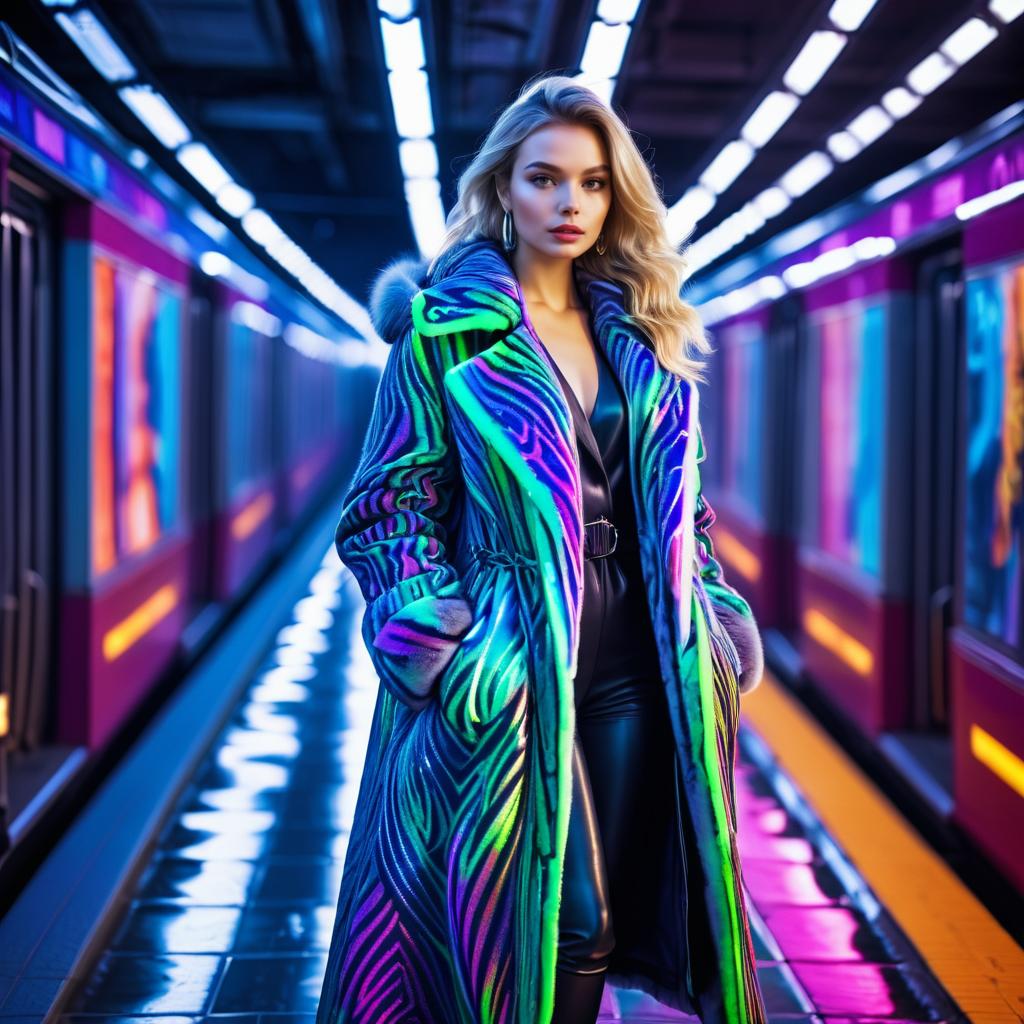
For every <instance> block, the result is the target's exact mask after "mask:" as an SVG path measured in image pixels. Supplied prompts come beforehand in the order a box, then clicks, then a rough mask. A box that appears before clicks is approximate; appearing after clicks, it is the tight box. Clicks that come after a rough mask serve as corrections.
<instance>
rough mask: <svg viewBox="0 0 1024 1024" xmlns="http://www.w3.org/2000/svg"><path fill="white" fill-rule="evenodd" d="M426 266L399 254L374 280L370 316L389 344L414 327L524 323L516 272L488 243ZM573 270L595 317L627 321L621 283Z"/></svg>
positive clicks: (462, 245) (463, 246)
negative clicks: (432, 267) (431, 266)
mask: <svg viewBox="0 0 1024 1024" xmlns="http://www.w3.org/2000/svg"><path fill="white" fill-rule="evenodd" d="M429 266H430V261H429V260H428V259H427V258H425V257H419V256H414V255H409V254H403V255H401V256H398V257H396V258H395V259H393V260H392V261H391V262H390V263H389V264H387V265H386V266H385V267H384V269H383V270H381V271H380V272H379V273H378V274H377V277H376V278H375V279H374V282H373V286H372V288H371V291H370V301H369V312H370V317H371V319H372V321H373V325H374V328H375V330H376V331H377V334H378V335H379V336H380V337H381V338H382V339H384V341H386V342H387V343H388V344H391V343H393V342H394V341H395V340H396V339H397V338H399V337H401V336H402V335H403V334H404V333H405V332H406V331H407V330H408V329H409V327H410V326H412V325H413V324H414V323H415V325H416V326H417V327H418V328H419V329H421V330H422V331H424V332H425V333H428V334H437V333H444V332H445V331H446V330H452V329H454V328H455V327H456V326H458V327H463V326H464V325H466V324H469V323H472V324H473V325H476V326H486V327H487V328H489V329H492V330H501V329H507V330H511V329H514V328H515V326H516V325H517V324H518V323H519V322H520V321H521V320H522V318H523V313H524V310H523V308H522V305H521V302H520V299H519V295H520V292H519V286H518V283H517V282H516V280H515V274H514V272H513V271H512V268H511V265H510V263H509V261H508V258H507V257H506V255H505V254H504V253H503V252H502V251H501V249H500V247H499V244H498V243H497V242H495V241H493V240H492V239H489V238H478V239H470V240H464V241H462V242H458V243H456V244H455V245H454V246H452V247H451V248H450V249H448V250H447V251H446V252H445V253H444V254H443V255H442V256H441V258H440V259H439V260H438V262H437V265H436V266H435V267H434V272H433V273H432V274H431V273H429V272H428V270H429ZM574 272H575V275H576V283H577V287H578V289H579V291H580V294H581V295H584V296H586V298H587V300H588V301H589V303H590V305H591V310H592V312H594V313H595V316H598V317H600V318H601V319H602V320H603V319H604V318H606V317H609V316H616V315H617V316H619V317H621V318H624V319H627V320H628V319H629V317H628V316H627V315H626V313H625V309H624V308H623V289H622V286H621V285H620V284H618V283H616V282H613V281H607V280H603V279H601V278H598V277H595V276H594V275H592V274H590V273H588V272H587V271H585V270H583V269H582V268H581V267H580V266H579V264H576V265H575V266H574ZM414 300H415V301H414Z"/></svg>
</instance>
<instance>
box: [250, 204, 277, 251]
mask: <svg viewBox="0 0 1024 1024" xmlns="http://www.w3.org/2000/svg"><path fill="white" fill-rule="evenodd" d="M242 230H244V231H245V233H246V234H247V235H248V236H249V237H250V238H251V239H252V240H253V241H254V242H255V243H256V244H257V245H262V246H267V245H270V243H271V242H275V241H277V240H278V239H280V238H282V237H283V236H284V232H283V231H282V230H281V229H280V228H279V227H278V226H277V224H275V223H274V221H273V219H272V218H271V216H270V214H268V213H267V212H266V211H265V210H259V209H256V210H250V211H249V212H248V213H247V214H246V215H245V216H244V217H243V218H242Z"/></svg>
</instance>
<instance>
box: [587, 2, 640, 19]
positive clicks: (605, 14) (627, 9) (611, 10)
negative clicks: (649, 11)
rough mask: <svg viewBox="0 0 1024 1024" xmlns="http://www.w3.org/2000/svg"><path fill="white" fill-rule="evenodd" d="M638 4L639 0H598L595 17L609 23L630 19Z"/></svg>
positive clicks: (634, 14)
mask: <svg viewBox="0 0 1024 1024" xmlns="http://www.w3.org/2000/svg"><path fill="white" fill-rule="evenodd" d="M639 6H640V0H598V4H597V17H599V18H600V19H601V20H602V21H607V22H609V23H611V24H615V23H618V22H623V21H632V20H633V19H634V18H635V17H636V12H637V8H639Z"/></svg>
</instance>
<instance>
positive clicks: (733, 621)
mask: <svg viewBox="0 0 1024 1024" xmlns="http://www.w3.org/2000/svg"><path fill="white" fill-rule="evenodd" d="M715 614H716V615H717V616H718V619H719V621H720V622H721V623H722V626H723V628H724V629H725V631H726V632H727V633H728V634H729V639H730V640H732V642H733V644H734V645H735V647H736V652H737V654H739V656H740V668H741V671H740V677H739V680H738V683H739V690H740V693H750V691H751V690H753V689H755V688H756V687H757V686H758V684H759V683H760V682H761V679H762V677H763V676H764V647H763V645H762V643H761V632H760V630H759V629H758V627H757V622H756V621H755V620H754V619H753V618H752V617H751V616H748V615H743V614H742V613H740V612H738V611H736V610H735V609H733V608H731V607H729V605H726V604H719V605H716V606H715Z"/></svg>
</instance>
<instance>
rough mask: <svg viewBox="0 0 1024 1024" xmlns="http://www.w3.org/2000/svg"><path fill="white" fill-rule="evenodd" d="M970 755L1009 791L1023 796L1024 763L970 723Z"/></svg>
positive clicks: (993, 738)
mask: <svg viewBox="0 0 1024 1024" xmlns="http://www.w3.org/2000/svg"><path fill="white" fill-rule="evenodd" d="M971 753H972V754H973V755H974V756H975V757H976V758H977V759H978V760H979V761H980V762H981V763H982V764H983V765H984V766H985V767H986V768H988V769H989V770H990V771H992V772H994V773H995V774H996V775H998V776H999V778H1001V779H1002V780H1003V782H1005V783H1006V784H1007V785H1008V786H1009V787H1010V788H1011V789H1013V790H1016V792H1017V793H1018V794H1019V795H1020V796H1024V761H1022V760H1021V759H1020V758H1019V757H1018V756H1017V755H1016V754H1015V753H1014V752H1013V751H1012V750H1010V748H1009V747H1004V746H1003V745H1002V743H1000V742H999V740H997V739H996V738H995V736H993V735H992V734H991V733H987V732H986V731H985V730H984V729H982V727H981V726H980V725H977V724H975V723H973V722H972V723H971Z"/></svg>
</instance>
